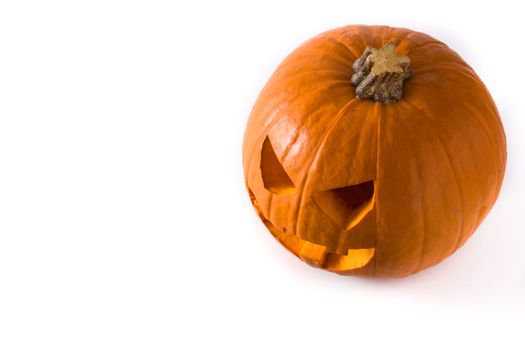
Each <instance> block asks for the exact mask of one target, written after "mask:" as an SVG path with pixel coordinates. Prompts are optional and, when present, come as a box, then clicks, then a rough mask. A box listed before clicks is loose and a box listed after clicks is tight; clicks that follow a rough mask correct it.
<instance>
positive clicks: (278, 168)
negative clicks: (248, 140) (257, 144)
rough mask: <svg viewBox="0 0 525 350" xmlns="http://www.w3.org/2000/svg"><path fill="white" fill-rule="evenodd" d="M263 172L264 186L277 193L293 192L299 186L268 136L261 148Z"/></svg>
mask: <svg viewBox="0 0 525 350" xmlns="http://www.w3.org/2000/svg"><path fill="white" fill-rule="evenodd" d="M261 173H262V179H263V183H264V187H265V188H266V189H267V190H268V191H270V192H273V193H276V194H292V193H294V192H295V191H296V190H297V188H296V187H295V185H294V184H293V182H292V180H291V179H290V177H289V176H288V174H286V171H284V168H283V166H282V165H281V163H280V162H279V160H278V159H277V156H276V155H275V151H274V150H273V147H272V144H271V143H270V139H269V138H268V136H266V138H265V139H264V142H263V145H262V150H261Z"/></svg>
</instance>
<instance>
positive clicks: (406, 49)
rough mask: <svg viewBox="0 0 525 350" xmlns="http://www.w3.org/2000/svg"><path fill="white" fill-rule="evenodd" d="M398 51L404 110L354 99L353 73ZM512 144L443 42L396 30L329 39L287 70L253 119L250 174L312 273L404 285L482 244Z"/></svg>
mask: <svg viewBox="0 0 525 350" xmlns="http://www.w3.org/2000/svg"><path fill="white" fill-rule="evenodd" d="M391 42H394V43H397V46H396V48H395V51H396V53H397V54H399V55H404V56H408V57H409V59H410V66H411V68H412V71H413V76H412V77H411V78H410V79H409V80H406V81H405V82H404V87H403V95H402V98H401V99H400V100H399V101H398V102H395V103H380V102H375V101H373V100H370V99H360V98H358V97H356V93H355V90H356V89H355V88H354V86H352V84H351V83H350V79H351V77H352V74H353V73H354V72H353V68H352V64H353V63H354V61H355V60H357V59H358V58H359V57H360V56H361V55H362V54H363V52H364V51H365V49H366V48H367V46H372V47H376V48H380V47H383V46H384V45H386V44H387V43H391ZM505 164H506V141H505V134H504V130H503V127H502V124H501V120H500V117H499V114H498V111H497V109H496V106H495V104H494V102H493V100H492V98H491V96H490V94H489V92H488V90H487V89H486V87H485V85H484V84H483V83H482V81H481V80H480V78H479V77H478V76H477V75H476V73H475V72H474V71H473V70H472V68H470V67H469V66H468V65H467V63H465V61H463V59H462V58H461V57H460V56H459V55H458V54H457V53H456V52H454V51H453V50H451V49H450V48H449V47H448V46H446V45H445V44H444V43H442V42H440V41H438V40H436V39H434V38H432V37H430V36H428V35H426V34H423V33H419V32H415V31H412V30H409V29H404V28H391V27H386V26H347V27H342V28H338V29H335V30H331V31H328V32H325V33H322V34H320V35H318V36H316V37H314V38H312V39H310V40H308V41H307V42H305V43H304V44H302V45H301V46H300V47H299V48H297V49H296V50H295V51H293V52H292V53H291V54H290V55H289V56H288V57H287V58H286V59H285V60H284V61H283V62H282V63H281V64H280V65H279V67H278V68H277V70H276V71H275V72H274V73H273V75H272V77H271V78H270V80H269V81H268V83H267V84H266V86H265V87H264V89H263V90H262V92H261V93H260V95H259V97H258V98H257V101H256V103H255V106H254V107H253V110H252V112H251V115H250V117H249V120H248V124H247V127H246V132H245V136H244V141H243V168H244V176H245V182H246V187H247V189H248V192H249V195H250V198H251V200H252V204H253V205H254V207H255V209H256V211H257V213H258V214H259V216H260V217H261V219H262V221H263V223H264V224H265V225H266V227H267V228H268V229H269V231H270V232H271V233H272V235H273V236H274V237H275V238H276V239H277V240H278V241H279V242H280V243H282V245H284V246H285V247H286V248H287V249H288V250H290V251H291V252H292V253H293V254H295V255H296V256H298V257H299V258H301V259H302V260H304V261H305V262H307V263H308V264H310V265H312V266H315V267H319V268H322V269H325V270H328V271H333V272H337V273H340V274H344V275H360V276H377V277H379V276H392V277H402V276H406V275H410V274H412V273H415V272H418V271H421V270H423V269H426V268H428V267H430V266H432V265H435V264H437V263H438V262H440V261H442V260H443V259H445V258H446V257H448V256H450V255H451V254H452V253H454V252H455V251H456V250H457V249H458V248H459V247H461V246H462V245H463V244H464V243H465V242H466V240H467V239H468V238H469V237H470V236H471V235H472V233H473V232H474V231H475V229H476V228H477V227H478V226H479V224H480V222H481V221H482V220H483V218H484V217H485V216H486V215H487V213H488V211H489V210H490V208H491V207H492V206H493V204H494V202H495V200H496V198H497V196H498V193H499V190H500V188H501V183H502V180H503V175H504V170H505Z"/></svg>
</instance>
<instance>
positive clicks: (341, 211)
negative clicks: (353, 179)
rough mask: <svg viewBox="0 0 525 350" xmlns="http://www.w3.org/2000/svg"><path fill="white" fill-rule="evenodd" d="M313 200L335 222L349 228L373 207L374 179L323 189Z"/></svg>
mask: <svg viewBox="0 0 525 350" xmlns="http://www.w3.org/2000/svg"><path fill="white" fill-rule="evenodd" d="M313 200H314V201H315V203H316V204H317V205H318V206H319V208H320V209H321V210H322V211H323V212H324V213H325V214H326V215H328V216H329V217H330V218H331V219H332V220H333V221H334V222H336V223H338V224H339V225H341V226H342V227H343V228H346V229H349V228H351V227H352V226H354V225H355V224H356V223H357V222H359V220H361V219H362V218H363V216H364V215H365V214H366V213H368V212H369V211H370V210H371V209H372V207H373V204H374V181H366V182H362V183H359V184H356V185H351V186H345V187H339V188H334V189H330V190H326V191H321V192H318V193H316V194H314V195H313Z"/></svg>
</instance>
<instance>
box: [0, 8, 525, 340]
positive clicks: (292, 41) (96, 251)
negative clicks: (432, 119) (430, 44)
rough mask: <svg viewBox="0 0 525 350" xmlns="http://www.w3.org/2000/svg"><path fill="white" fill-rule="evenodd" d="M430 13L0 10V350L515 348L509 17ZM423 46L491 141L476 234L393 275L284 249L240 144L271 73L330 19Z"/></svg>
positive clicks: (514, 21)
mask: <svg viewBox="0 0 525 350" xmlns="http://www.w3.org/2000/svg"><path fill="white" fill-rule="evenodd" d="M518 4H519V2H518V1H513V2H508V3H506V4H505V3H504V2H503V1H497V2H495V1H491V2H489V3H488V4H487V5H485V4H483V3H480V2H472V3H468V2H465V3H464V2H460V1H452V2H446V1H434V2H428V3H425V2H423V1H420V2H403V1H400V0H396V1H362V2H358V1H341V2H330V1H326V0H323V1H318V2H305V1H300V2H295V3H294V2H286V4H285V1H284V0H281V1H273V2H272V1H259V2H253V3H248V2H241V1H239V2H238V3H233V2H225V1H216V2H212V1H210V2H197V1H187V2H186V3H185V4H184V3H182V2H177V1H164V2H163V1H107V0H105V1H93V0H91V1H83V2H81V1H33V2H28V1H2V2H1V3H0V349H6V350H7V349H280V348H282V349H284V348H288V349H299V348H300V349H345V348H348V349H350V348H353V349H355V348H363V349H397V348H399V349H401V348H403V349H445V348H450V349H458V348H460V347H462V348H469V349H475V348H479V347H480V346H484V347H487V348H494V349H523V348H524V347H525V341H524V337H525V335H524V334H523V332H524V328H525V253H524V252H525V220H524V216H525V204H524V198H525V185H524V181H523V179H524V178H525V104H524V101H525V98H524V94H525V91H524V89H523V86H524V85H523V82H524V81H525V70H524V68H523V60H524V57H525V50H524V45H523V29H522V25H523V18H522V16H523V10H520V9H519V8H518ZM356 23H363V24H388V25H392V26H405V27H409V28H412V29H415V30H419V31H423V32H426V33H428V34H430V35H432V36H434V37H436V38H438V39H440V40H442V41H444V42H446V43H447V44H448V45H449V46H451V47H452V48H453V49H455V50H457V51H458V52H459V53H460V54H461V55H462V56H463V58H464V59H466V60H467V62H469V63H470V64H471V65H472V66H473V68H474V69H475V70H476V71H477V73H478V74H479V76H480V77H481V78H482V79H483V80H484V82H485V83H486V85H487V86H488V88H489V90H490V91H491V93H492V95H493V97H494V99H495V101H496V103H497V105H498V108H499V110H500V113H501V116H502V120H503V124H504V126H505V129H506V132H507V139H508V166H507V173H506V177H505V181H504V185H503V189H502V192H501V195H500V197H499V199H498V201H497V203H496V205H495V207H494V208H493V210H492V211H491V213H490V214H489V215H488V217H487V219H486V220H485V221H484V222H483V224H482V225H481V227H480V228H479V229H478V231H477V233H476V234H475V235H474V236H473V237H472V238H471V239H470V240H469V241H468V242H467V244H466V245H465V246H464V247H463V248H462V249H461V250H460V251H458V252H457V253H456V254H455V255H454V256H452V257H450V258H449V259H447V260H446V261H444V262H443V263H441V264H439V265H438V266H436V267H434V268H431V269H429V270H426V271H424V272H422V273H419V274H416V275H413V276H411V277H408V278H404V279H394V280H388V279H387V280H370V279H360V278H351V277H341V276H338V275H335V274H330V273H326V272H324V271H320V270H315V269H313V268H310V267H308V266H307V265H305V264H304V263H302V262H301V261H299V260H298V259H297V258H295V257H294V256H292V255H291V254H290V253H288V252H287V251H285V249H283V248H281V247H280V246H279V244H278V243H277V242H276V241H275V240H274V239H273V238H272V237H271V235H270V234H269V233H268V232H267V231H266V229H265V228H264V227H263V225H262V224H261V223H260V222H259V219H258V218H257V216H256V215H255V213H254V211H253V209H252V208H251V206H250V203H249V200H248V196H247V194H246V192H245V189H244V185H243V174H242V166H241V143H242V136H243V132H244V126H245V123H246V120H247V117H248V114H249V112H250V109H251V107H252V105H253V103H254V101H255V98H256V97H257V94H258V93H259V91H260V90H261V88H262V87H263V85H264V83H265V82H266V80H267V79H268V78H269V76H270V74H271V73H272V71H273V70H274V69H275V67H276V66H277V64H278V63H279V62H280V61H281V60H282V59H283V58H284V57H285V56H286V55H287V54H288V53H289V52H290V51H291V50H292V49H294V48H295V47H296V46H298V45H299V44H300V43H301V42H303V41H304V40H306V39H307V38H309V37H311V36H313V35H315V34H318V33H319V32H322V31H325V30H328V29H332V28H334V27H338V26H342V25H347V24H356Z"/></svg>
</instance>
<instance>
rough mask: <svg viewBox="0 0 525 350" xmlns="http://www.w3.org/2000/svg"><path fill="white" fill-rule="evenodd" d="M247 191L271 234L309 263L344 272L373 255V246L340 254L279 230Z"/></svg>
mask: <svg viewBox="0 0 525 350" xmlns="http://www.w3.org/2000/svg"><path fill="white" fill-rule="evenodd" d="M248 192H249V194H250V199H251V201H252V204H253V206H254V208H255V209H256V210H257V213H258V214H259V217H260V218H261V220H262V222H263V223H264V225H265V226H266V227H267V228H268V230H269V231H270V232H271V233H272V235H273V236H274V237H275V238H276V239H277V240H278V241H279V242H280V243H281V244H282V245H284V246H285V247H286V248H287V249H288V250H289V251H290V252H292V253H293V254H294V255H296V256H297V257H299V258H300V259H301V260H304V261H305V262H306V263H308V264H309V265H312V266H315V267H320V268H323V269H326V270H330V271H334V272H345V271H350V270H355V269H359V268H362V267H364V266H366V265H367V264H368V263H369V262H370V261H371V260H372V258H373V257H374V253H375V248H364V249H349V250H348V253H347V254H346V255H340V254H336V253H331V252H328V251H327V249H326V247H325V246H323V245H320V244H316V243H312V242H309V241H307V240H304V239H302V238H299V237H298V236H297V235H295V234H293V233H291V232H286V230H280V229H279V228H277V227H276V226H275V225H274V224H272V222H271V221H270V220H268V219H267V218H266V217H265V216H264V215H263V213H262V210H261V208H260V206H259V203H258V202H257V199H256V198H255V196H254V194H253V192H252V191H251V190H250V189H248Z"/></svg>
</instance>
